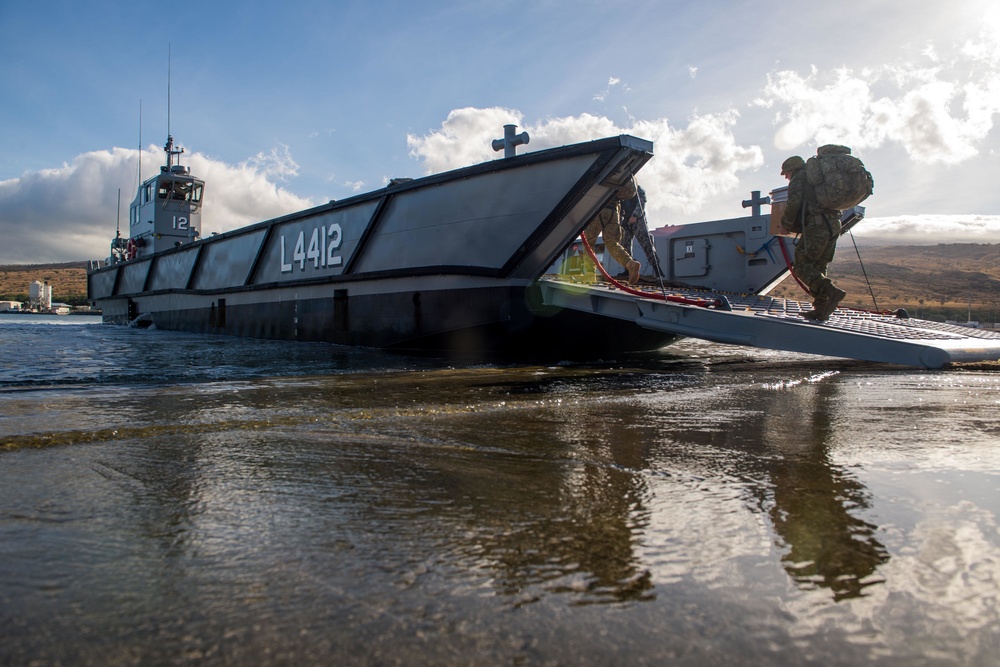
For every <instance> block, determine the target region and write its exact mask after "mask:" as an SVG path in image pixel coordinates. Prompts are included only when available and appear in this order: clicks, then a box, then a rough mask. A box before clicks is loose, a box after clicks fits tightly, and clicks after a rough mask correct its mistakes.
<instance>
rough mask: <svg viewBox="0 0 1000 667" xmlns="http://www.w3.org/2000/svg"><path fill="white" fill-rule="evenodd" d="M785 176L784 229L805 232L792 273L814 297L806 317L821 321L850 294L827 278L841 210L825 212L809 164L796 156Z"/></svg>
mask: <svg viewBox="0 0 1000 667" xmlns="http://www.w3.org/2000/svg"><path fill="white" fill-rule="evenodd" d="M781 175H782V176H784V177H785V178H787V179H788V203H787V204H786V207H785V213H784V215H782V216H781V226H782V227H784V228H785V229H786V230H788V231H791V232H801V233H802V238H801V239H799V243H798V245H796V246H795V260H794V262H793V264H792V270H793V271H794V272H795V275H796V276H797V277H798V279H799V280H801V281H802V282H803V283H804V284H805V286H806V287H808V288H809V293H810V295H811V296H812V298H813V309H812V310H810V311H807V312H805V313H803V314H802V317H804V318H806V319H809V320H816V321H819V322H822V321H825V320H827V319H829V317H830V315H831V314H832V313H833V311H835V310H836V309H837V306H838V304H840V302H841V301H843V300H844V297H845V296H847V292H845V291H843V290H842V289H839V288H837V287H836V286H835V285H834V284H833V281H831V280H830V279H829V278H828V277H827V275H826V269H827V267H828V266H829V265H830V262H832V261H833V255H834V252H835V251H836V250H837V239H838V237H839V236H840V211H831V210H826V209H822V208H820V207H819V205H818V204H817V203H816V195H815V193H814V192H813V189H812V186H811V185H809V182H808V181H807V180H806V163H805V160H803V159H802V158H801V157H799V156H798V155H793V156H792V157H790V158H788V159H787V160H785V161H784V162H783V163H782V164H781Z"/></svg>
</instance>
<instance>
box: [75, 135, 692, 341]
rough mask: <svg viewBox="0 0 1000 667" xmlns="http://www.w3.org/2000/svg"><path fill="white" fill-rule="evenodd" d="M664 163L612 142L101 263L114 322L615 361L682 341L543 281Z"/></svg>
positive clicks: (413, 184) (98, 299)
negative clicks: (626, 321) (616, 196)
mask: <svg viewBox="0 0 1000 667" xmlns="http://www.w3.org/2000/svg"><path fill="white" fill-rule="evenodd" d="M651 156H652V145H651V144H649V142H646V141H643V140H640V139H636V138H634V137H629V136H621V137H612V138H609V139H602V140H599V141H594V142H589V143H586V144H577V145H573V146H567V147H563V148H558V149H552V150H548V151H539V152H537V153H531V154H526V155H522V156H518V157H512V158H506V159H503V160H495V161H493V162H489V163H485V164H482V165H477V166H473V167H468V168H466V169H461V170H457V171H453V172H448V173H445V174H439V175H436V176H432V177H428V178H423V179H417V180H413V181H409V182H405V183H400V184H395V185H391V186H390V187H388V188H385V189H383V190H379V191H376V192H373V193H370V194H367V195H361V196H358V197H353V198H351V199H348V200H343V201H340V202H331V203H329V204H327V205H324V206H320V207H317V208H314V209H310V210H307V211H303V212H300V213H297V214H293V215H289V216H285V217H282V218H277V219H274V220H269V221H266V222H262V223H259V224H256V225H251V226H249V227H245V228H243V229H239V230H236V231H233V232H228V233H226V234H220V235H215V236H211V237H209V238H207V239H204V240H200V241H195V242H192V243H185V244H181V245H178V246H177V247H175V248H171V249H168V250H165V251H160V252H156V253H153V254H151V255H149V256H144V257H139V258H137V259H133V260H131V261H125V262H120V263H114V264H109V265H105V266H101V267H97V268H95V269H93V270H91V271H90V272H89V274H88V294H89V298H90V300H91V301H92V302H93V303H94V305H95V306H97V307H99V308H101V310H102V312H103V314H104V320H105V321H106V322H109V323H116V324H127V323H130V322H136V321H138V322H139V323H141V324H144V325H155V326H156V327H157V328H161V329H170V330H178V331H190V332H197V333H218V334H226V335H233V336H248V337H256V338H271V339H282V340H301V341H325V342H330V343H338V344H345V345H363V346H372V347H389V348H407V349H432V350H458V351H496V352H523V353H528V352H530V353H531V354H540V353H545V352H551V353H554V354H556V355H565V356H578V355H581V354H583V355H587V356H593V355H607V354H612V353H617V352H625V351H633V350H649V349H656V348H658V347H661V346H663V345H665V344H667V343H669V342H671V341H672V340H674V339H675V338H676V336H674V335H672V334H668V333H664V332H654V331H650V330H648V329H643V328H642V327H638V326H627V325H626V326H623V325H622V323H621V322H620V321H615V320H608V319H607V318H604V317H602V316H600V315H590V314H587V313H581V312H577V311H572V310H570V311H565V310H563V309H559V308H553V307H550V306H549V307H547V306H543V305H542V303H541V299H540V297H539V293H538V288H537V286H536V285H535V281H536V280H537V279H538V278H539V277H540V276H542V275H543V274H544V273H545V271H546V270H547V269H548V268H549V267H550V266H551V265H552V264H553V262H555V261H556V260H557V258H558V257H559V255H560V253H562V251H563V250H564V249H565V248H566V246H567V245H568V244H569V243H570V242H571V241H572V240H573V239H574V238H576V237H577V236H578V235H579V233H580V231H581V230H582V229H583V227H584V226H585V224H586V223H587V221H589V220H590V219H591V218H592V217H593V216H594V215H595V214H596V213H597V212H598V211H599V210H600V209H601V208H602V207H603V206H604V205H605V204H606V203H607V202H608V200H609V199H610V197H611V196H612V194H613V192H614V190H615V189H616V188H617V187H618V186H620V185H621V184H622V183H623V182H625V181H626V180H627V179H630V178H632V176H633V174H634V173H635V172H636V171H637V170H638V169H639V168H640V167H641V166H642V165H643V164H645V162H646V161H648V160H649V159H650V157H651Z"/></svg>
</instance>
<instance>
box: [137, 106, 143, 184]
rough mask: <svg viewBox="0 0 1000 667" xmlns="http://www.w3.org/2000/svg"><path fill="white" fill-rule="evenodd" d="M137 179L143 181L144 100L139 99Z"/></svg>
mask: <svg viewBox="0 0 1000 667" xmlns="http://www.w3.org/2000/svg"><path fill="white" fill-rule="evenodd" d="M136 179H137V181H136V182H137V183H142V100H139V173H138V174H136Z"/></svg>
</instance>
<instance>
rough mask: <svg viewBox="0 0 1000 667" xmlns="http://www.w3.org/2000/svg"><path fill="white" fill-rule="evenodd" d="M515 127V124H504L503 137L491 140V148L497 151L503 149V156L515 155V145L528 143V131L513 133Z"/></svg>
mask: <svg viewBox="0 0 1000 667" xmlns="http://www.w3.org/2000/svg"><path fill="white" fill-rule="evenodd" d="M516 129H517V125H504V126H503V139H494V140H493V150H495V151H498V150H500V149H503V156H504V157H514V156H515V155H517V147H518V146H520V145H521V144H526V143H528V133H527V132H522V133H521V134H514V130H516Z"/></svg>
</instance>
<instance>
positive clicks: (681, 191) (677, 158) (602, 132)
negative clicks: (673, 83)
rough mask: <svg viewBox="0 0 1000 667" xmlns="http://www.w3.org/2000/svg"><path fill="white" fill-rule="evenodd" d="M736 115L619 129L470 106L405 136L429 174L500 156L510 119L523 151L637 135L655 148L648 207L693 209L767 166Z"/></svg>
mask: <svg viewBox="0 0 1000 667" xmlns="http://www.w3.org/2000/svg"><path fill="white" fill-rule="evenodd" d="M738 118H739V114H738V113H737V112H735V111H727V112H724V113H719V114H705V115H701V116H694V117H692V118H690V119H689V120H688V123H687V127H685V128H676V127H673V126H671V124H670V122H669V121H668V120H667V119H665V118H663V119H659V120H654V121H638V122H634V123H632V124H631V125H630V126H629V127H619V126H617V125H616V124H615V123H614V122H613V121H611V120H610V119H608V118H605V117H603V116H594V115H591V114H581V115H579V116H570V117H564V118H551V119H548V120H544V121H541V122H539V123H537V124H534V125H532V124H524V125H521V123H522V122H523V115H522V114H521V113H520V112H519V111H515V110H511V109H500V108H491V109H474V108H465V109H457V110H455V111H452V112H451V113H450V114H449V115H448V118H447V120H445V121H444V123H442V125H441V129H440V130H434V131H432V132H430V133H428V134H426V135H424V136H423V137H416V136H413V135H410V136H408V137H407V142H408V144H409V146H410V155H411V156H413V157H415V158H418V159H420V160H422V161H423V162H424V166H425V168H426V172H427V173H437V172H440V171H445V170H449V169H456V168H459V167H463V166H467V165H470V164H475V163H477V162H483V161H486V160H489V159H492V158H494V157H496V156H497V154H496V153H494V152H492V150H491V149H490V142H491V140H492V139H494V138H498V137H499V133H498V131H497V128H499V127H501V126H502V125H504V124H505V123H510V122H515V123H517V124H519V127H518V130H519V131H527V132H528V134H529V136H530V137H531V141H530V143H529V145H528V146H522V147H521V148H520V149H519V152H528V151H529V150H531V151H536V150H542V149H544V148H552V147H555V146H564V145H566V144H572V143H576V142H580V141H590V140H593V139H598V138H602V137H609V136H615V135H619V134H631V135H634V136H637V137H641V138H643V139H648V140H650V141H652V142H653V144H654V146H655V149H654V150H655V157H654V158H653V159H652V160H651V161H650V162H649V163H648V164H647V165H646V166H645V167H643V169H642V171H641V172H640V175H639V182H640V184H641V185H642V186H643V187H644V188H645V189H646V192H647V194H648V195H649V206H648V209H649V212H650V213H651V214H655V213H656V212H658V211H660V212H663V211H674V212H681V213H690V212H693V211H695V210H697V209H698V208H700V207H701V206H703V205H704V204H705V203H706V202H708V201H710V200H711V199H712V198H714V197H717V196H718V195H720V194H724V193H731V192H734V191H735V189H736V188H737V187H738V185H739V176H738V174H739V173H740V172H742V171H746V170H751V169H756V168H758V167H760V166H761V165H763V163H764V158H763V153H762V151H761V149H760V147H758V146H740V145H738V144H737V142H736V139H735V137H734V135H733V126H734V125H735V124H736V122H737V120H738Z"/></svg>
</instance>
